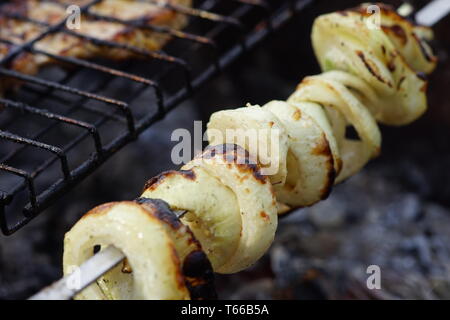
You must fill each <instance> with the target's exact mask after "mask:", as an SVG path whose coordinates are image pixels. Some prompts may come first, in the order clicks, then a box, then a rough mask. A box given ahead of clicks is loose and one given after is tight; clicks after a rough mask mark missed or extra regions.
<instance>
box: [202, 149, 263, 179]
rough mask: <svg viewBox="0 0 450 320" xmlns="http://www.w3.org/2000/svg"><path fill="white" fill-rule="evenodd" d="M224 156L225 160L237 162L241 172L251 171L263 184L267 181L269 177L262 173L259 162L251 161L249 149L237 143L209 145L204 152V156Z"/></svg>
mask: <svg viewBox="0 0 450 320" xmlns="http://www.w3.org/2000/svg"><path fill="white" fill-rule="evenodd" d="M217 156H222V158H223V159H224V160H225V162H228V163H235V165H236V167H237V168H238V169H239V171H240V172H242V173H245V172H250V173H251V174H252V175H253V177H254V178H255V179H256V180H258V181H259V182H261V183H262V184H265V183H267V181H268V178H267V176H265V175H262V174H261V171H260V167H259V165H258V164H255V163H251V162H252V161H251V160H252V159H251V158H250V155H249V153H248V151H247V150H245V149H244V148H242V147H241V146H239V145H236V144H220V145H216V146H208V147H207V148H206V149H205V151H204V152H203V155H202V157H203V158H205V159H212V158H214V157H217Z"/></svg>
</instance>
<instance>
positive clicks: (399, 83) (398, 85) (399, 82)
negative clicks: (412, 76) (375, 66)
mask: <svg viewBox="0 0 450 320" xmlns="http://www.w3.org/2000/svg"><path fill="white" fill-rule="evenodd" d="M405 79H406V77H405V76H403V77H401V78H400V80H399V81H398V83H397V90H400V87H401V86H402V83H403V81H405Z"/></svg>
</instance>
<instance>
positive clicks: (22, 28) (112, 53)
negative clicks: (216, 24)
mask: <svg viewBox="0 0 450 320" xmlns="http://www.w3.org/2000/svg"><path fill="white" fill-rule="evenodd" d="M89 2H91V0H70V1H69V0H14V1H12V2H10V3H7V4H4V5H2V6H0V59H2V58H4V57H5V56H6V55H7V54H8V53H10V52H11V50H12V48H14V46H16V45H21V44H24V43H27V42H28V41H31V40H33V39H35V38H36V37H38V36H40V35H41V34H42V33H43V32H45V31H46V30H47V29H48V27H50V26H54V25H56V24H58V23H60V22H61V21H63V19H65V18H66V17H67V16H68V13H67V12H66V10H67V8H68V7H69V6H70V5H78V6H79V7H82V6H83V5H86V4H88V3H89ZM166 4H177V5H182V6H187V7H189V6H191V0H167V1H165V2H164V1H163V2H161V1H152V0H148V1H145V0H142V1H140V0H104V1H101V2H99V3H98V4H96V5H94V6H92V7H91V8H90V9H89V12H88V13H86V14H83V15H82V16H81V23H80V25H79V28H78V29H77V28H75V29H71V30H69V29H67V26H66V27H65V29H63V30H67V31H69V33H66V32H56V33H50V34H48V35H46V36H44V37H43V38H42V39H40V40H39V41H37V42H36V43H35V45H34V48H35V49H39V50H42V51H46V52H48V53H51V54H55V55H60V56H70V57H77V58H83V59H89V58H94V57H103V58H109V59H126V58H130V57H131V55H132V53H131V52H130V51H126V50H122V49H112V48H111V47H108V46H102V45H100V44H99V43H97V44H96V43H93V42H92V41H88V40H87V39H86V38H85V37H81V36H87V37H91V38H95V39H98V40H103V41H112V42H115V43H121V44H126V45H132V46H135V47H138V48H140V49H145V50H152V51H153V50H159V49H160V48H161V47H162V46H163V45H164V44H165V43H166V42H167V41H168V40H169V38H170V36H169V35H167V34H164V33H160V32H154V31H152V30H149V29H144V28H134V27H130V26H127V25H124V24H121V23H119V22H115V21H108V20H106V19H101V18H100V17H101V16H109V17H112V18H115V19H119V20H123V21H128V22H130V21H133V22H139V23H141V24H143V25H154V26H164V27H170V28H173V29H181V28H183V27H184V26H185V25H186V24H187V18H186V16H185V15H183V14H181V13H178V12H175V11H174V10H173V9H170V8H169V6H166ZM70 32H74V33H75V34H70ZM77 34H79V35H81V36H80V37H78V36H77ZM49 62H51V58H49V57H47V56H44V55H31V54H28V53H22V54H20V55H19V56H17V57H15V58H14V59H13V60H12V61H11V62H10V63H9V65H8V66H7V67H8V68H11V69H13V70H16V71H19V72H22V73H27V74H34V73H36V72H37V70H38V69H39V67H40V66H42V65H44V64H47V63H49ZM2 82H3V85H2V84H1V82H0V92H1V90H2V86H3V89H5V87H8V84H5V81H2ZM8 83H10V82H8Z"/></svg>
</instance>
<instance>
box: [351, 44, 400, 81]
mask: <svg viewBox="0 0 450 320" xmlns="http://www.w3.org/2000/svg"><path fill="white" fill-rule="evenodd" d="M356 54H357V55H358V57H359V58H360V59H361V61H362V62H363V63H364V65H365V66H366V68H367V70H369V72H370V73H371V74H372V75H373V76H374V77H375V78H377V79H378V81H380V82H382V83H385V84H387V85H388V86H389V87H392V84H391V83H389V82H386V80H384V79H383V78H382V77H381V76H380V75H379V74H378V73H377V72H376V71H378V70H375V69H374V68H376V66H372V65H371V64H370V63H369V61H368V60H367V59H366V56H365V55H364V52H362V51H360V50H356Z"/></svg>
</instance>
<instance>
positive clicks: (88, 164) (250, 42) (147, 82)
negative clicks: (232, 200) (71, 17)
mask: <svg viewBox="0 0 450 320" xmlns="http://www.w3.org/2000/svg"><path fill="white" fill-rule="evenodd" d="M46 1H50V2H52V1H51V0H46ZM101 1H102V0H96V1H92V2H90V3H89V4H88V5H86V6H84V7H82V8H81V11H82V13H83V14H87V15H89V14H90V12H89V9H90V8H91V7H92V6H93V5H94V4H96V3H99V2H101ZM147 2H148V1H147ZM150 2H151V1H150ZM220 2H221V1H220V0H209V1H208V0H207V1H205V2H204V3H203V4H202V5H203V8H200V9H190V8H183V7H180V6H175V8H174V10H175V11H177V12H185V13H186V14H187V15H190V16H193V17H197V18H199V19H202V20H208V21H212V22H219V24H217V25H215V26H214V28H212V29H211V30H209V31H208V33H207V34H206V36H197V35H195V34H192V33H188V32H181V31H177V30H170V29H164V28H163V29H160V30H156V29H155V30H152V31H155V32H167V33H169V34H171V35H172V36H173V37H176V38H181V39H184V40H188V41H191V42H192V43H194V45H196V46H208V47H210V48H212V49H213V51H214V53H215V58H214V60H215V61H213V63H211V65H210V66H209V67H207V68H205V69H204V70H202V72H201V73H200V74H199V75H197V76H196V77H193V78H192V75H191V70H190V69H189V66H188V65H187V63H186V62H185V61H184V60H183V59H182V58H178V57H174V58H175V59H174V60H172V59H170V58H169V59H168V60H169V61H167V62H169V64H170V68H168V69H167V70H166V72H169V71H170V70H171V69H172V68H174V67H180V66H181V68H182V69H184V70H185V71H184V72H185V77H186V79H185V81H186V86H185V87H183V88H182V89H180V90H178V91H177V92H176V93H175V94H173V95H171V96H169V97H167V98H165V97H164V95H163V90H162V89H161V88H160V87H159V82H158V80H153V79H152V80H151V79H147V78H144V77H140V76H136V75H134V74H132V73H127V72H124V71H120V70H116V69H113V68H110V67H106V66H103V65H101V64H98V63H94V62H88V61H85V60H82V59H78V58H74V57H63V56H58V55H54V54H52V53H51V52H47V51H45V50H41V49H36V48H34V45H35V44H36V43H37V42H39V41H40V40H42V39H44V38H45V37H46V36H48V35H51V34H53V33H61V32H63V33H67V34H69V35H71V36H76V37H81V38H84V39H85V40H86V41H89V42H92V43H96V44H98V45H104V46H110V47H114V48H120V49H124V50H127V51H131V52H133V51H136V53H137V54H143V55H145V56H146V58H153V59H159V58H161V60H165V59H166V58H167V57H170V55H166V54H165V53H164V52H163V51H161V52H157V53H155V52H152V51H149V52H145V50H141V49H139V48H137V49H138V50H135V48H133V47H132V46H131V47H130V46H128V45H123V46H122V44H117V43H115V42H112V43H109V42H108V41H105V42H103V41H97V40H98V39H96V38H90V37H85V36H83V35H80V34H78V33H76V32H74V31H71V30H67V29H64V25H65V20H66V19H64V21H61V22H59V23H58V24H57V25H53V26H49V25H46V26H45V27H46V28H47V30H46V31H45V32H44V33H42V34H40V35H39V36H37V37H36V38H34V39H32V40H31V41H29V42H27V43H25V44H19V45H17V44H13V43H11V42H9V43H8V40H5V39H0V43H8V44H9V45H11V46H13V47H14V49H13V50H11V51H10V53H9V54H7V55H6V57H5V58H3V59H1V60H0V66H2V65H7V64H8V63H10V62H11V61H13V60H14V59H15V58H16V57H17V56H18V55H19V54H21V53H23V52H28V53H30V54H40V55H44V56H47V57H49V58H51V59H54V60H55V61H57V62H60V63H64V64H69V65H75V66H78V67H82V68H85V69H92V70H94V71H97V72H100V73H104V74H107V75H108V76H109V79H111V78H113V77H121V78H126V79H128V80H130V81H133V82H138V83H140V84H142V85H143V87H142V88H141V89H140V91H143V90H145V89H146V88H148V87H151V88H152V89H153V90H154V93H155V95H156V97H157V110H156V113H154V114H148V115H147V116H145V117H144V118H142V119H138V121H136V122H135V123H133V122H132V121H133V120H135V119H134V117H133V115H132V113H131V110H130V109H127V107H128V104H127V103H126V102H125V101H116V100H114V99H112V100H111V99H109V98H108V97H102V96H101V95H97V94H92V93H91V92H84V91H83V90H78V89H75V90H74V88H72V87H70V86H66V85H64V84H59V83H56V82H52V81H47V80H43V79H40V78H38V77H37V76H29V75H24V74H20V73H18V72H15V71H12V70H8V69H6V68H3V67H0V74H1V75H3V76H8V77H12V78H16V79H19V80H21V81H26V82H28V83H35V84H38V85H42V86H43V87H45V88H46V90H45V91H44V92H42V93H41V96H40V97H39V96H38V97H37V99H40V98H46V97H48V94H50V93H52V92H54V91H55V90H63V91H67V92H70V93H72V94H75V95H77V96H80V100H78V101H75V102H73V104H72V105H71V106H70V108H69V109H68V110H66V112H62V113H55V112H53V111H49V110H45V109H42V108H40V107H37V106H35V105H34V104H33V103H32V104H23V103H20V102H16V101H12V100H10V99H3V98H2V99H0V104H1V105H3V106H4V107H5V108H14V109H17V110H20V111H21V113H30V114H33V115H36V116H39V117H43V118H47V119H52V120H55V122H53V123H52V124H50V125H49V126H48V127H46V128H44V129H43V130H41V131H40V132H38V134H37V135H35V136H33V137H32V138H31V139H28V140H24V139H23V138H22V137H16V138H21V140H20V141H22V142H24V143H25V141H26V143H28V142H32V141H35V142H39V138H40V137H41V136H42V135H44V134H45V133H46V132H48V131H49V130H51V129H52V128H53V127H54V126H56V125H58V124H59V123H65V124H68V125H71V126H76V127H79V128H82V129H83V130H84V131H83V132H82V133H81V134H80V135H78V136H77V137H76V138H75V139H74V140H72V141H71V142H70V143H69V144H67V145H65V146H64V147H63V148H59V149H51V150H53V151H55V150H58V152H59V153H57V154H56V155H54V156H52V157H51V158H49V159H48V160H47V161H45V162H44V163H43V164H41V165H40V166H38V167H37V168H36V169H35V170H34V171H32V172H28V171H26V170H22V169H18V168H14V167H12V166H8V165H7V164H6V161H8V160H9V159H10V158H12V157H14V156H16V155H17V154H18V153H20V152H21V151H22V150H23V149H24V148H25V147H26V145H25V144H23V145H20V146H19V148H17V149H16V150H14V151H12V152H10V153H8V155H7V157H4V158H3V159H2V160H1V165H0V171H7V172H9V173H11V174H14V175H17V176H20V177H22V178H23V181H22V182H21V183H19V184H18V185H17V186H16V187H15V188H13V190H12V192H11V191H9V192H5V191H1V190H0V227H1V230H2V232H3V233H4V234H5V235H10V234H12V233H14V232H15V231H17V230H19V229H20V228H21V227H22V226H24V225H26V224H27V223H28V222H29V221H31V219H32V218H34V217H35V216H36V215H38V214H39V213H40V212H41V211H42V210H44V209H46V208H47V207H49V206H50V205H51V204H52V203H53V202H54V201H55V200H57V199H58V198H59V197H60V196H61V195H63V194H64V193H66V192H67V191H68V190H70V189H71V188H73V187H74V186H76V185H77V184H78V183H79V182H80V181H82V180H83V179H84V178H85V177H87V176H88V175H89V174H90V173H92V172H93V171H94V170H95V169H96V168H97V167H99V166H100V165H101V164H103V163H104V162H105V161H106V160H107V159H108V158H109V157H111V156H112V155H113V154H114V153H115V152H117V151H118V150H120V149H121V148H122V147H123V146H125V145H126V144H128V143H129V142H131V141H133V140H135V139H136V137H137V136H138V135H139V134H140V133H141V132H142V131H144V130H145V129H146V128H148V127H149V126H151V125H152V124H153V123H155V122H156V121H158V120H160V119H162V118H163V117H164V116H165V114H166V113H167V112H169V111H171V110H172V109H173V108H174V107H175V106H176V105H177V104H178V103H180V102H181V101H182V100H184V99H186V98H187V97H189V96H190V95H191V94H192V92H193V90H195V89H197V88H199V87H200V86H201V85H202V84H204V83H205V82H206V81H208V80H209V79H210V78H211V77H212V76H214V75H216V74H218V73H219V72H221V70H223V68H225V67H226V66H228V65H229V64H231V63H232V62H233V61H234V60H235V59H237V58H238V57H239V56H240V55H241V54H243V53H244V52H245V51H247V50H248V49H251V48H253V47H254V46H255V45H256V44H257V43H259V42H260V41H261V40H262V39H264V38H265V37H267V36H268V35H269V34H270V33H271V32H272V31H273V30H275V29H278V28H279V27H281V26H282V25H283V24H284V23H286V22H287V21H288V20H289V19H290V18H291V17H292V16H293V15H294V14H295V13H297V12H299V11H301V10H302V9H304V8H305V7H306V6H307V5H308V4H310V2H312V0H303V1H299V0H290V1H287V2H285V3H284V5H282V6H281V7H280V8H279V9H278V11H277V12H276V13H275V14H273V15H272V16H271V17H270V19H269V18H267V19H263V20H262V21H261V23H260V24H258V28H256V27H255V28H254V29H252V30H250V31H248V32H247V34H246V35H245V37H244V36H243V37H242V38H240V39H239V38H238V39H237V40H238V41H237V42H236V44H235V45H233V46H232V47H231V48H229V49H227V50H226V51H225V52H223V53H222V54H221V55H219V52H218V49H217V44H216V43H215V40H214V37H215V36H216V35H217V34H220V33H221V32H222V31H223V30H225V29H227V28H229V27H232V28H235V29H237V30H239V32H241V33H245V31H244V30H245V27H244V26H243V25H242V24H241V23H240V20H239V17H242V16H244V15H245V14H247V13H248V12H250V11H252V10H254V7H258V8H259V9H262V10H261V11H263V12H264V13H265V15H266V16H267V17H268V16H270V6H269V4H268V2H267V1H264V0H233V1H232V2H235V3H241V4H243V6H240V7H238V9H236V10H235V11H233V15H232V16H230V17H231V19H230V17H228V16H223V15H220V14H212V13H211V12H209V11H207V10H211V9H212V8H214V7H215V6H216V5H218V4H220ZM292 4H294V5H292ZM17 18H25V19H27V18H26V17H17ZM94 18H100V19H103V18H104V17H101V16H100V17H95V15H94ZM236 21H237V22H239V23H236ZM28 22H33V21H28ZM112 22H116V23H123V24H124V25H127V26H130V27H133V28H139V26H138V25H134V24H135V23H136V22H129V21H112ZM33 23H34V22H33ZM38 23H39V22H38ZM261 26H265V27H261ZM179 32H181V33H179ZM199 37H200V38H199ZM205 39H209V40H208V41H207V40H205ZM155 54H161V56H159V55H156V56H155ZM163 74H164V73H163ZM163 74H162V75H163ZM162 75H158V76H160V77H162ZM70 78H71V76H70V74H68V75H67V78H65V79H63V81H68V80H69V79H70ZM107 84H108V81H107V80H105V81H104V82H103V85H104V86H106V85H107ZM101 88H102V85H101V84H100V85H99V86H98V87H97V88H96V89H95V90H90V91H92V92H98V91H100V90H102V89H101ZM79 93H81V94H79ZM90 99H95V100H99V101H103V102H105V103H109V104H111V105H113V106H120V107H121V108H122V109H124V110H129V111H127V112H129V114H128V118H127V114H126V113H124V114H123V115H122V116H121V115H120V114H118V113H117V111H115V112H112V113H104V112H102V111H100V110H95V109H89V108H88V107H87V106H84V105H83V103H84V102H86V101H87V100H90ZM80 108H82V109H83V110H88V111H91V112H98V113H99V114H100V115H101V116H102V117H101V118H100V119H99V120H98V121H96V122H95V123H87V122H82V121H79V120H76V119H75V118H73V117H71V116H70V114H71V113H73V112H75V111H77V110H79V109H80ZM122 112H124V111H123V110H122ZM125 119H126V121H128V130H127V131H126V132H122V133H121V134H120V135H119V136H117V137H116V138H115V139H114V140H112V141H111V142H109V143H107V144H106V145H104V144H102V141H101V136H100V135H99V133H98V129H97V128H98V127H99V126H101V125H102V124H103V123H105V122H107V121H110V120H114V121H123V120H125ZM5 132H6V131H5ZM7 135H8V134H7V133H4V132H2V134H1V135H0V142H1V140H2V139H5V137H6V136H7ZM89 135H91V137H92V140H93V143H94V146H95V152H94V153H93V154H91V156H90V157H89V159H87V160H86V161H84V162H83V163H82V164H81V165H79V166H78V167H77V168H75V169H72V170H70V168H68V166H66V167H64V168H63V169H62V171H63V173H64V174H63V177H62V178H60V179H59V180H58V181H56V182H55V183H53V184H52V185H51V186H50V187H48V188H47V189H45V190H44V191H42V192H41V193H39V194H38V193H37V191H36V188H35V185H34V180H35V178H36V177H37V176H38V175H40V174H42V173H43V172H44V171H45V170H46V169H47V168H48V167H49V166H50V165H51V164H53V163H54V162H55V161H58V159H60V157H62V156H63V155H65V154H66V153H67V152H68V151H70V150H71V149H72V148H73V147H74V146H76V145H77V144H78V143H79V142H80V141H82V140H83V139H84V138H85V137H87V136H89ZM53 147H55V146H53ZM5 160H6V161H5ZM60 161H62V160H60ZM62 166H64V165H62ZM0 187H1V186H0ZM22 190H28V194H29V202H28V203H27V204H26V205H25V206H24V208H23V215H22V217H21V218H19V219H16V221H12V222H10V221H9V219H8V215H7V212H6V207H7V206H8V205H9V204H10V203H11V202H12V201H13V198H14V196H15V194H16V193H18V192H20V191H22Z"/></svg>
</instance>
